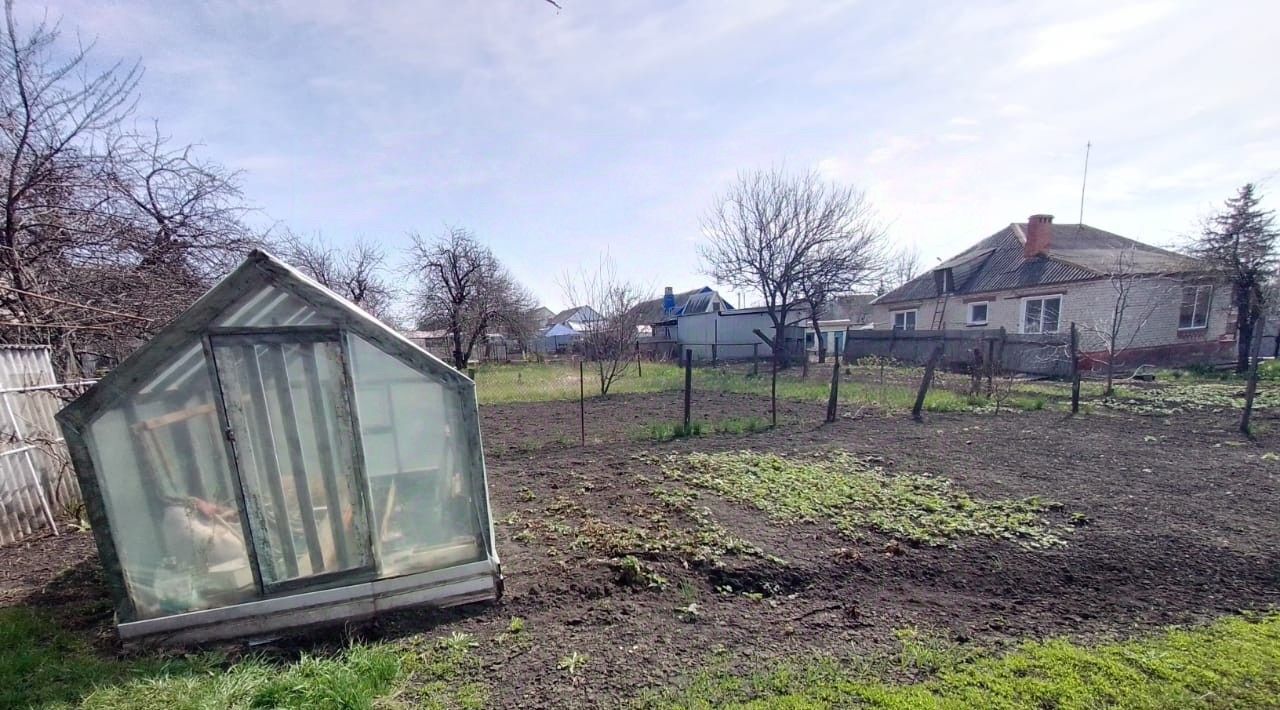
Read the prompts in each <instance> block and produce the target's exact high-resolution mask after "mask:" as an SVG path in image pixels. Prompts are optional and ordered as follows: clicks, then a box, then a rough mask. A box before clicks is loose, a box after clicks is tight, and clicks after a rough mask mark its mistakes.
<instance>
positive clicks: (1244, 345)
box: [1236, 288, 1253, 375]
mask: <svg viewBox="0 0 1280 710" xmlns="http://www.w3.org/2000/svg"><path fill="white" fill-rule="evenodd" d="M1237 290H1238V291H1239V293H1238V294H1237V295H1236V373H1237V374H1241V375H1243V374H1244V373H1245V372H1247V371H1248V370H1249V346H1250V344H1252V342H1253V337H1252V336H1253V318H1252V314H1251V313H1250V312H1249V311H1250V308H1249V301H1250V298H1249V291H1248V289H1239V288H1238V289H1237Z"/></svg>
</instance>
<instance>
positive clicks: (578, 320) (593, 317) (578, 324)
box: [534, 305, 602, 353]
mask: <svg viewBox="0 0 1280 710" xmlns="http://www.w3.org/2000/svg"><path fill="white" fill-rule="evenodd" d="M601 318H602V316H601V315H600V314H599V313H598V312H597V311H596V309H594V308H592V307H591V306H585V305H584V306H574V307H572V308H566V309H564V310H563V311H560V312H559V313H556V314H555V315H553V316H551V318H550V319H549V320H548V321H547V328H546V329H545V330H543V331H542V334H541V337H540V338H538V340H537V342H536V343H535V348H534V350H535V351H536V352H542V353H569V352H573V349H574V346H575V345H576V344H577V343H578V341H580V340H582V336H583V333H584V332H586V330H587V329H588V328H589V327H590V325H591V324H592V323H594V322H596V321H598V320H600V319H601Z"/></svg>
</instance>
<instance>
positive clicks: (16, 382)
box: [0, 345, 92, 544]
mask: <svg viewBox="0 0 1280 710" xmlns="http://www.w3.org/2000/svg"><path fill="white" fill-rule="evenodd" d="M90 384H92V381H85V382H74V383H59V382H58V381H57V377H56V376H55V375H54V371H53V365H52V361H51V358H50V352H49V349H48V348H44V347H39V346H15V345H6V346H0V544H4V543H8V542H13V541H15V540H20V539H22V538H24V537H26V536H28V535H31V534H33V533H36V532H40V531H43V530H46V529H52V530H53V531H54V532H57V519H58V518H60V517H64V516H65V514H66V513H67V512H69V511H70V510H72V509H73V507H74V506H75V505H76V504H78V503H79V501H80V489H79V487H78V486H77V485H76V482H75V474H74V473H73V472H72V469H71V465H70V462H69V460H68V457H67V452H66V447H65V445H64V444H63V442H62V434H61V432H59V431H58V425H57V423H56V422H55V421H54V419H53V415H54V413H55V412H57V411H58V410H59V409H61V408H62V405H63V404H64V403H65V402H66V401H67V400H68V399H70V398H72V397H74V396H76V395H78V394H79V393H80V392H83V391H84V389H85V388H86V387H88V385H90Z"/></svg>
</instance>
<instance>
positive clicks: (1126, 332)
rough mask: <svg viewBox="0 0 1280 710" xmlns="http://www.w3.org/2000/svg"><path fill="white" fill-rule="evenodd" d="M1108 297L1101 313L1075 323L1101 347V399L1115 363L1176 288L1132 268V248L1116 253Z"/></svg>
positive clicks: (1109, 391) (1108, 387)
mask: <svg viewBox="0 0 1280 710" xmlns="http://www.w3.org/2000/svg"><path fill="white" fill-rule="evenodd" d="M1107 286H1108V289H1109V291H1108V297H1107V300H1106V302H1105V310H1102V309H1099V310H1097V311H1096V312H1095V315H1094V317H1092V318H1090V319H1086V320H1084V321H1083V322H1081V323H1079V324H1078V326H1079V328H1080V332H1081V334H1082V335H1084V336H1085V337H1087V338H1089V339H1090V340H1091V341H1092V342H1093V344H1095V345H1096V346H1098V347H1100V348H1101V352H1102V353H1103V354H1104V357H1106V363H1105V364H1106V368H1107V370H1106V372H1107V385H1106V388H1105V389H1104V390H1103V393H1102V396H1104V397H1110V396H1111V395H1112V393H1113V392H1114V389H1115V388H1114V383H1115V374H1116V364H1117V363H1118V362H1119V360H1120V359H1122V358H1123V356H1124V353H1125V352H1126V351H1128V350H1129V349H1130V348H1132V347H1133V344H1134V342H1136V341H1137V339H1138V336H1139V335H1140V334H1141V333H1142V332H1143V329H1144V328H1146V326H1147V322H1148V321H1150V320H1151V316H1152V315H1153V314H1154V313H1155V312H1156V309H1157V308H1159V307H1160V306H1161V305H1163V304H1166V303H1168V301H1169V298H1170V297H1171V296H1172V294H1173V293H1174V291H1175V290H1176V289H1177V288H1178V284H1177V282H1175V281H1172V280H1170V279H1168V278H1166V277H1164V276H1162V275H1160V274H1151V273H1149V272H1147V271H1145V270H1142V271H1140V270H1138V269H1137V268H1136V267H1135V253H1134V250H1133V249H1132V248H1130V249H1122V250H1120V251H1118V252H1117V253H1116V256H1115V260H1114V262H1113V263H1112V265H1111V267H1110V268H1109V269H1108V273H1107Z"/></svg>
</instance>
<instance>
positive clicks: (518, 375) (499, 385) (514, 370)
mask: <svg viewBox="0 0 1280 710" xmlns="http://www.w3.org/2000/svg"><path fill="white" fill-rule="evenodd" d="M814 367H817V368H820V369H822V371H823V372H826V373H828V374H827V375H825V376H822V377H816V376H815V377H810V378H808V379H803V378H801V377H800V374H799V370H798V369H792V370H791V371H788V372H785V373H781V374H779V376H778V397H779V398H780V399H786V400H793V401H802V402H826V401H827V397H828V394H829V392H830V382H829V380H830V375H829V373H830V369H829V366H825V365H820V366H814ZM892 375H893V376H892V377H891V378H889V379H888V381H887V382H886V383H885V384H884V385H880V384H879V383H878V382H876V383H867V382H862V381H860V380H859V379H849V378H845V379H842V380H841V383H840V401H841V402H844V403H846V404H853V405H868V406H876V407H880V408H882V409H886V410H893V411H905V410H908V409H910V408H911V405H912V404H913V403H914V402H915V398H916V387H917V386H918V382H919V374H918V372H914V371H910V370H909V369H908V368H893V371H892ZM908 381H909V382H910V384H908V383H907V382H908ZM599 386H600V385H599V380H598V379H593V374H592V371H591V363H587V368H586V396H587V397H593V396H595V395H596V394H597V393H599V391H600V390H599ZM476 388H477V396H478V397H479V400H480V404H482V405H484V404H503V403H511V402H543V401H550V400H572V399H577V398H578V394H579V381H578V368H577V366H576V365H573V364H562V363H542V364H535V363H529V364H521V365H490V366H485V367H481V368H479V369H478V370H477V371H476ZM682 389H684V369H683V368H682V367H681V366H679V365H675V364H671V363H657V362H654V363H644V364H643V374H642V375H637V374H636V368H635V366H634V365H632V366H631V367H630V368H629V369H628V371H627V373H626V374H625V375H623V376H622V377H620V378H619V379H617V380H616V381H615V382H614V383H613V385H612V387H611V388H610V389H609V393H610V394H638V393H655V392H677V391H680V390H682ZM693 389H694V392H695V394H696V393H697V392H727V393H733V394H752V395H760V396H766V397H767V396H768V395H769V389H770V383H769V374H768V372H767V370H766V369H763V368H762V370H761V373H760V374H759V375H748V374H745V373H744V372H738V371H733V370H728V369H713V368H702V367H700V368H696V369H694V372H693ZM986 405H987V401H986V400H985V399H982V400H978V401H971V400H970V398H969V397H966V396H965V395H962V394H958V393H956V392H953V391H950V390H946V389H941V388H937V387H935V388H933V389H931V390H930V391H929V394H928V396H926V398H925V409H926V410H927V411H931V412H958V411H964V410H967V409H973V408H976V407H981V406H986ZM1006 406H1009V407H1011V408H1015V409H1040V408H1041V407H1043V406H1044V396H1043V395H1042V394H1041V393H1039V392H1029V393H1021V392H1019V393H1017V394H1015V395H1014V396H1012V397H1010V398H1009V401H1008V402H1007V403H1006Z"/></svg>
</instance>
